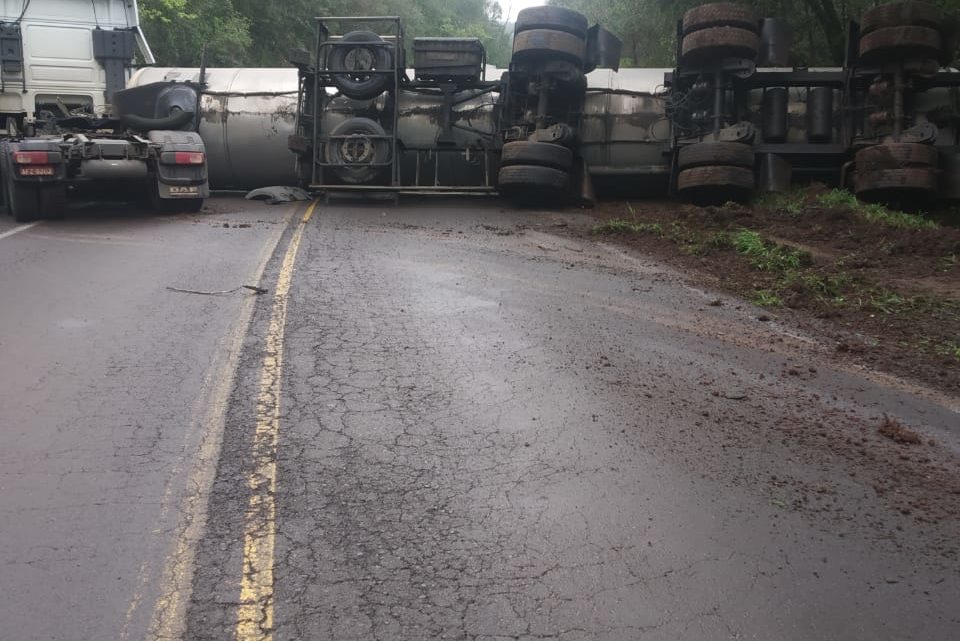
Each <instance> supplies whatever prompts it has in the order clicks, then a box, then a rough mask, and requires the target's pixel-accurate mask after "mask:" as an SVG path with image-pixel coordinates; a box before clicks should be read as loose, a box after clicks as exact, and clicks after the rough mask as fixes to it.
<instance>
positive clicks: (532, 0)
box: [497, 0, 547, 22]
mask: <svg viewBox="0 0 960 641" xmlns="http://www.w3.org/2000/svg"><path fill="white" fill-rule="evenodd" d="M497 2H499V3H500V8H501V9H503V15H505V16H506V15H508V14H509V16H510V22H513V19H514V18H516V17H517V13H518V12H519V11H520V10H521V9H526V8H527V7H539V6H540V5H544V4H547V1H546V0H497Z"/></svg>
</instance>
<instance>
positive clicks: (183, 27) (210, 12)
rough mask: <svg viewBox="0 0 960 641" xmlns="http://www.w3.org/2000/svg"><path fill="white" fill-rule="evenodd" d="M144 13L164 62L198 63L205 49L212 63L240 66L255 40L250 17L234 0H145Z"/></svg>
mask: <svg viewBox="0 0 960 641" xmlns="http://www.w3.org/2000/svg"><path fill="white" fill-rule="evenodd" d="M140 14H141V20H142V23H143V30H144V33H145V34H146V36H147V40H148V41H149V42H150V43H151V46H152V47H153V49H154V52H155V54H156V57H157V61H158V62H159V63H160V64H163V65H171V66H197V65H199V64H200V61H201V57H202V55H203V52H204V51H206V56H207V64H209V65H211V66H212V65H223V66H232V65H240V64H243V60H244V54H245V52H246V50H247V48H248V47H249V46H250V44H251V42H252V41H251V37H250V22H249V20H248V19H247V18H245V17H244V16H242V15H241V14H240V13H239V12H237V10H236V9H235V8H234V7H233V4H232V3H231V2H230V0H192V1H191V2H189V3H188V2H187V0H142V1H141V3H140Z"/></svg>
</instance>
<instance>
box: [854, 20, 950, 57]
mask: <svg viewBox="0 0 960 641" xmlns="http://www.w3.org/2000/svg"><path fill="white" fill-rule="evenodd" d="M942 50H943V37H942V36H941V35H940V32H939V31H937V30H936V29H931V28H930V27H884V28H882V29H877V30H876V31H873V32H871V33H868V34H867V35H865V36H863V37H862V38H860V59H861V60H862V61H863V62H865V63H867V64H873V63H880V62H891V61H895V60H910V59H918V58H919V59H927V58H933V59H939V58H940V55H941V53H942Z"/></svg>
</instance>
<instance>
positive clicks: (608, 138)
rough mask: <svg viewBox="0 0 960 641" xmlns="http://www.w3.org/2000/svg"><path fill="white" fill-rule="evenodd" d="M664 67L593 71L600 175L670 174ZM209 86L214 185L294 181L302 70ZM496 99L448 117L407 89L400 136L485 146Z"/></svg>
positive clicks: (588, 140)
mask: <svg viewBox="0 0 960 641" xmlns="http://www.w3.org/2000/svg"><path fill="white" fill-rule="evenodd" d="M409 71H410V73H411V74H412V73H413V70H409ZM664 71H665V70H661V69H625V70H622V71H620V72H619V73H617V72H613V71H610V70H597V71H595V72H593V73H591V74H589V76H588V82H589V87H590V90H589V92H588V94H587V100H586V104H585V109H584V122H583V126H584V128H583V131H582V140H583V154H584V157H585V158H586V160H587V162H588V165H589V166H590V167H591V170H592V171H593V173H595V174H597V175H608V176H623V175H631V174H633V175H638V174H639V175H643V174H646V175H661V174H663V173H665V172H668V171H669V165H668V163H667V158H666V157H665V156H664V154H663V150H664V144H665V142H666V141H667V139H668V138H669V124H668V122H667V120H666V115H665V109H664V105H663V102H662V100H661V99H660V98H659V97H657V96H656V95H655V90H656V88H657V86H658V85H660V84H661V83H662V82H663V73H664ZM502 73H503V70H500V69H495V68H492V67H488V68H487V71H486V77H487V78H488V79H493V78H499V77H500V75H501V74H502ZM199 78H200V70H199V69H197V68H177V67H148V68H144V69H141V70H139V71H137V72H136V73H135V74H134V75H133V78H132V79H131V81H130V82H129V83H128V86H131V87H135V86H140V85H145V84H149V83H152V82H164V81H171V80H192V81H195V82H196V81H199ZM205 80H206V84H207V88H206V90H205V91H204V93H203V95H202V97H201V101H200V110H201V114H200V115H201V118H200V125H199V132H198V133H199V134H200V136H201V138H203V141H204V143H205V144H206V147H207V154H208V158H209V165H210V184H211V186H212V187H213V188H214V189H230V188H237V189H254V188H257V187H264V186H268V185H295V184H297V175H296V171H295V156H294V154H293V153H291V152H290V151H289V149H288V148H287V137H288V136H289V135H290V134H292V133H294V129H295V126H296V115H297V113H296V112H297V87H298V78H297V70H296V69H294V68H289V69H288V68H276V69H257V68H238V69H219V68H214V69H207V70H206V77H205ZM496 99H497V94H496V93H495V92H492V93H485V94H478V92H476V91H474V90H465V91H463V92H461V93H459V94H455V97H454V99H453V102H454V106H453V108H452V113H451V114H449V118H447V117H446V116H445V114H444V111H445V109H446V107H445V100H444V99H443V98H442V97H441V96H437V95H428V94H424V93H421V92H412V91H401V92H400V93H399V105H398V107H399V110H398V111H399V122H398V132H397V133H398V138H399V140H400V142H401V144H402V145H403V147H404V148H405V149H408V150H413V149H418V148H419V149H429V148H432V147H435V146H437V145H438V144H444V145H450V146H451V147H454V148H458V149H466V148H473V149H476V148H480V147H484V146H488V145H489V144H490V140H491V137H493V136H495V134H496V132H497V130H498V124H497V122H496V121H495V118H496V109H495V107H494V102H495V100H496ZM385 108H386V104H385V102H384V97H382V96H381V97H380V98H378V99H374V100H370V101H355V100H350V99H347V98H336V99H334V100H333V102H332V103H331V104H330V106H329V107H328V109H327V111H326V112H325V113H324V117H323V128H324V131H332V129H333V128H334V127H336V125H337V124H339V123H340V122H342V121H343V120H346V119H348V118H351V117H355V116H362V115H369V116H372V117H374V118H375V119H376V118H377V114H382V113H383V110H384V109H385ZM445 122H446V123H447V126H446V127H444V126H443V125H444V123H445ZM455 162H459V161H455ZM463 162H464V163H467V164H472V165H475V164H476V157H475V156H473V155H472V154H471V153H470V152H466V153H465V154H464V158H463Z"/></svg>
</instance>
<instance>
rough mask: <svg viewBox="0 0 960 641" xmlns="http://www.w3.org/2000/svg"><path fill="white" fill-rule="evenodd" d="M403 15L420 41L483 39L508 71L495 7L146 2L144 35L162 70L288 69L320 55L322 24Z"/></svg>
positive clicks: (341, 1)
mask: <svg viewBox="0 0 960 641" xmlns="http://www.w3.org/2000/svg"><path fill="white" fill-rule="evenodd" d="M323 15H328V16H329V15H339V16H343V15H354V16H363V15H397V16H400V17H401V18H402V19H403V22H404V25H405V31H406V35H407V38H408V42H410V43H412V38H414V37H416V36H460V37H476V38H479V39H480V40H481V41H482V42H483V43H484V46H485V47H486V48H487V52H488V58H489V59H490V61H491V62H493V63H494V64H498V65H502V66H505V65H506V64H507V62H508V61H509V55H510V36H509V34H508V33H507V32H506V29H505V26H504V25H503V24H502V23H501V20H502V17H501V15H500V7H499V5H498V4H497V3H496V2H495V1H494V0H283V1H278V2H263V1H262V0H190V1H189V2H188V0H142V2H141V16H142V19H143V25H144V31H145V32H146V34H147V37H148V39H149V40H150V42H151V45H152V46H153V48H154V51H155V53H156V57H157V61H158V63H159V64H162V65H177V66H181V65H183V66H186V65H189V66H195V65H197V64H199V62H200V51H201V50H202V49H203V47H204V46H205V47H206V50H207V63H208V64H210V65H226V66H277V65H283V64H284V61H285V58H286V55H287V52H288V51H289V50H290V49H293V48H307V49H312V44H313V41H314V33H315V28H316V26H315V22H314V18H315V17H316V16H323Z"/></svg>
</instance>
